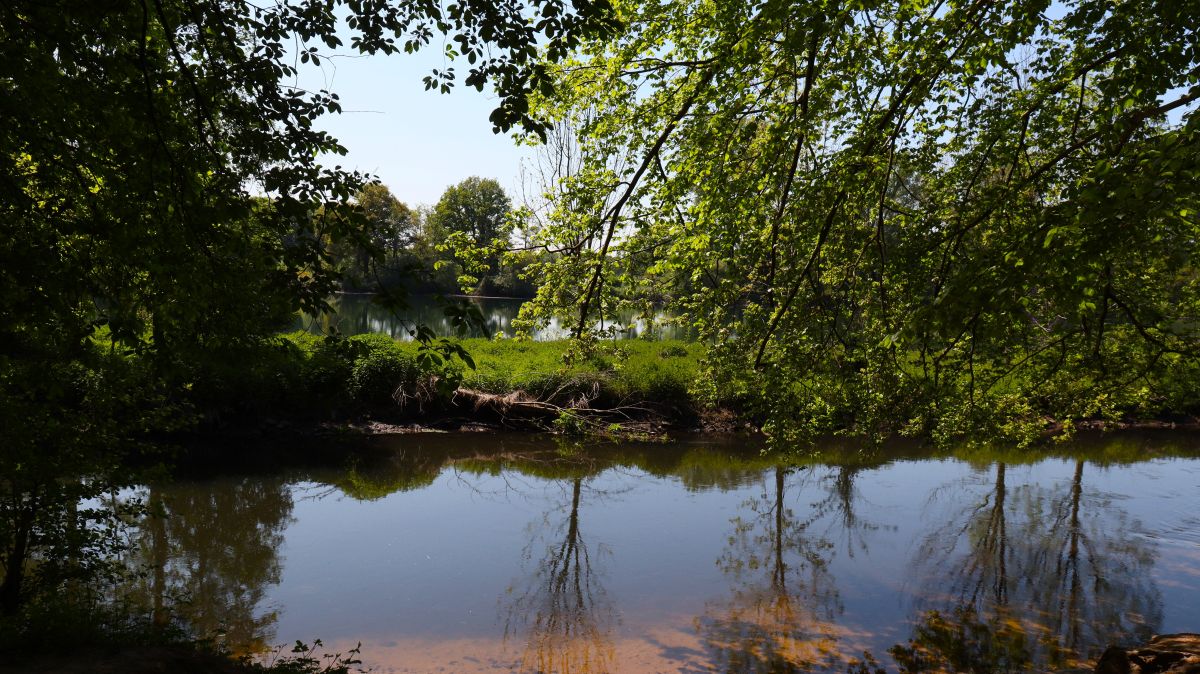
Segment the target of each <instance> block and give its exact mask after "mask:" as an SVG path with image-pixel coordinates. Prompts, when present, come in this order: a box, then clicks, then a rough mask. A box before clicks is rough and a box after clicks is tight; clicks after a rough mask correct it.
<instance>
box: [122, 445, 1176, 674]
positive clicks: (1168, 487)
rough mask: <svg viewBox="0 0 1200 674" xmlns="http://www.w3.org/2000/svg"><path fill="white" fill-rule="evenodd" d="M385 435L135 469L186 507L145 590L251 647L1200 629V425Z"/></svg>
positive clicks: (484, 654)
mask: <svg viewBox="0 0 1200 674" xmlns="http://www.w3.org/2000/svg"><path fill="white" fill-rule="evenodd" d="M379 442H380V444H381V445H382V446H383V447H382V449H383V450H384V451H385V454H384V456H383V458H382V459H378V460H370V461H367V460H362V461H359V462H358V463H357V465H354V466H352V467H347V468H345V469H342V470H324V471H322V470H317V471H310V472H293V473H285V474H277V475H254V476H232V477H223V478H220V479H213V480H207V481H193V482H179V483H175V484H171V485H165V486H156V487H153V488H145V489H144V492H145V496H146V497H147V498H148V499H149V500H150V501H151V503H152V505H153V504H159V505H161V506H163V508H164V509H165V510H166V511H167V512H168V513H169V518H168V519H167V520H166V521H165V522H159V523H157V524H151V525H150V526H147V527H145V528H144V530H143V531H141V532H140V533H139V537H140V541H141V544H142V549H141V553H140V556H139V558H138V559H139V560H140V563H143V564H145V565H146V567H147V569H148V573H147V574H146V576H145V579H144V581H142V582H141V584H140V585H139V587H137V588H133V589H134V591H135V593H137V594H138V595H139V596H140V597H141V599H142V600H143V601H145V602H146V603H147V605H159V606H165V605H169V604H170V603H171V602H172V601H175V602H182V603H179V604H177V605H178V606H179V608H178V612H179V613H180V614H181V615H183V616H185V617H186V618H187V620H189V621H190V624H191V625H192V627H193V629H195V630H196V631H197V632H200V633H202V634H216V633H218V632H219V631H220V632H223V634H224V636H223V637H222V638H223V639H225V641H226V642H227V643H228V644H229V645H230V646H231V647H233V648H234V649H236V650H240V651H261V650H262V649H264V648H266V647H267V646H269V645H271V644H279V643H291V642H293V641H294V640H296V639H303V640H311V639H313V638H315V637H320V638H321V639H322V640H323V641H324V642H325V644H326V646H327V647H328V648H327V650H328V649H329V648H332V649H347V648H350V647H353V646H354V645H355V644H356V643H357V642H360V641H361V642H362V654H363V655H362V657H363V660H364V662H365V664H366V665H369V666H371V667H373V668H374V671H380V672H428V671H448V672H475V671H494V670H500V671H508V670H519V671H528V672H535V671H544V672H606V671H611V672H618V671H619V672H674V671H684V672H710V671H718V672H780V671H838V672H845V671H848V670H851V669H852V668H854V667H857V664H856V663H858V662H860V661H862V660H864V659H868V661H870V662H874V663H877V664H874V665H872V669H871V670H870V671H875V670H874V668H875V667H878V668H882V669H884V670H885V671H899V670H900V669H901V668H902V667H904V668H907V669H906V671H1050V670H1057V669H1062V668H1068V667H1072V666H1079V664H1080V663H1081V662H1083V661H1086V660H1087V659H1089V658H1094V657H1095V656H1097V655H1098V654H1099V652H1100V651H1101V650H1102V649H1103V648H1104V647H1105V645H1107V644H1109V643H1112V642H1121V641H1131V640H1137V639H1143V638H1148V637H1149V636H1150V635H1151V634H1152V633H1162V632H1175V631H1200V516H1198V514H1200V441H1198V440H1197V439H1194V438H1192V439H1189V438H1187V437H1182V438H1181V437H1174V438H1172V437H1169V436H1164V435H1157V436H1133V435H1125V436H1118V437H1109V438H1106V439H1101V440H1098V441H1091V442H1080V443H1076V444H1075V445H1070V446H1056V447H1054V448H1052V450H1053V451H1054V452H1055V453H1056V455H1057V456H1056V458H1044V459H1040V460H1030V459H1029V457H1028V456H1026V455H1021V454H1019V453H1016V452H1009V453H1004V454H990V455H989V454H987V453H984V452H975V453H974V454H972V455H971V456H970V458H971V460H970V461H967V460H964V459H963V458H955V457H953V456H949V455H944V456H939V457H935V456H929V455H923V454H921V452H919V451H917V450H915V449H912V448H892V449H890V450H881V451H878V452H875V453H871V454H862V453H856V452H844V453H838V452H836V451H833V450H829V451H826V452H825V453H824V454H823V455H822V457H823V458H822V459H820V460H817V459H809V460H802V461H800V462H796V463H778V462H776V461H773V460H771V459H768V458H764V457H763V456H761V455H760V454H759V453H758V450H757V448H756V447H753V446H750V444H751V443H750V442H749V441H724V442H714V441H701V440H692V441H683V442H680V443H677V444H674V445H669V446H654V445H629V446H613V445H608V446H603V447H598V448H591V449H580V448H577V447H571V446H567V445H561V446H560V445H556V444H555V443H553V442H551V441H545V440H538V439H531V438H527V437H511V436H496V435H487V434H479V435H467V436H462V435H459V436H448V435H421V436H412V435H410V436H397V437H392V438H384V439H380V441H379ZM864 654H866V655H864ZM854 671H863V670H859V669H854Z"/></svg>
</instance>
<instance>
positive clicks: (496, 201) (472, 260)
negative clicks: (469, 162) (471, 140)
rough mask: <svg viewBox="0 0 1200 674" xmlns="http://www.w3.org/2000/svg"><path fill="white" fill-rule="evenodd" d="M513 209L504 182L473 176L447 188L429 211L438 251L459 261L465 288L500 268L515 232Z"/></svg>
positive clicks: (468, 289) (461, 283) (431, 228)
mask: <svg viewBox="0 0 1200 674" xmlns="http://www.w3.org/2000/svg"><path fill="white" fill-rule="evenodd" d="M511 209H512V202H511V201H510V200H509V198H508V195H507V194H505V193H504V188H502V187H500V183H498V182H496V181H495V180H493V179H491V178H479V177H476V176H472V177H470V178H467V179H466V180H464V181H462V182H461V183H459V184H457V185H451V186H450V187H448V188H446V191H445V192H444V193H443V194H442V198H441V199H439V200H438V203H437V205H436V206H434V207H433V211H432V212H431V213H430V214H429V219H428V221H429V231H430V232H431V233H432V234H433V235H434V236H435V237H436V240H437V241H438V245H437V248H438V250H440V251H447V252H449V253H450V255H451V258H452V260H455V261H457V262H459V267H460V268H461V273H460V274H459V279H458V284H459V285H460V286H462V287H463V289H464V290H465V291H470V290H472V289H474V288H475V287H476V285H478V283H479V277H480V276H482V275H483V274H486V273H488V272H491V271H495V270H496V267H497V263H498V260H499V251H501V250H504V249H506V248H507V247H508V236H509V233H510V232H511V231H512V224H511V222H510V220H509V213H510V211H511ZM448 262H449V261H443V262H440V263H439V265H444V264H447V263H448Z"/></svg>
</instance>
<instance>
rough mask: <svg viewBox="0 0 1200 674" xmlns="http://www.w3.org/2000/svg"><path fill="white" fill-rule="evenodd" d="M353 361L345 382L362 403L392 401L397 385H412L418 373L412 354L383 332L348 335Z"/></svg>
mask: <svg viewBox="0 0 1200 674" xmlns="http://www.w3.org/2000/svg"><path fill="white" fill-rule="evenodd" d="M349 341H350V342H351V349H352V352H353V354H354V362H353V364H352V366H351V368H350V375H349V377H348V379H347V382H346V391H347V393H348V394H349V395H350V397H351V398H352V399H353V400H355V401H357V402H359V403H362V404H365V405H372V406H386V405H389V404H394V397H395V392H396V391H397V390H398V389H406V388H407V389H412V388H413V387H414V386H415V385H416V381H417V377H418V376H419V375H420V372H419V369H418V368H417V362H416V358H414V357H413V355H412V354H411V353H409V351H408V350H407V349H405V348H404V347H403V346H402V345H401V344H399V343H398V342H396V341H395V340H394V339H392V338H391V337H388V336H387V335H356V336H354V337H351V338H350V340H349Z"/></svg>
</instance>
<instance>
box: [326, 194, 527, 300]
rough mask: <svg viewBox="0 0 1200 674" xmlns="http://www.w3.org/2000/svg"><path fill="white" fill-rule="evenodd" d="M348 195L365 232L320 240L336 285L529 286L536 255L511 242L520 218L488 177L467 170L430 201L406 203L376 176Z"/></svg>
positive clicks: (511, 292) (420, 288) (507, 293)
mask: <svg viewBox="0 0 1200 674" xmlns="http://www.w3.org/2000/svg"><path fill="white" fill-rule="evenodd" d="M355 201H356V202H357V204H358V206H359V208H360V209H361V216H362V217H363V218H365V220H366V225H367V226H366V228H365V231H366V238H365V239H341V240H338V241H332V240H331V241H328V242H327V244H326V245H327V252H328V254H329V255H330V256H331V257H332V258H333V261H334V264H335V265H336V267H337V268H338V269H339V270H340V271H341V272H342V289H343V290H346V291H353V292H374V291H380V290H386V291H391V290H399V291H404V292H407V293H447V294H450V293H459V292H465V293H469V294H476V295H495V296H503V297H532V296H533V294H534V293H535V292H536V291H537V287H536V286H535V285H534V284H533V282H531V281H530V280H529V279H528V278H527V271H528V268H529V265H530V263H532V262H533V261H535V260H536V258H537V256H536V255H535V254H534V253H528V252H521V251H519V250H514V249H515V248H516V246H518V245H519V244H518V242H517V240H516V239H517V238H518V237H519V236H520V235H521V234H522V233H523V229H524V226H525V225H524V223H523V222H522V219H521V218H520V214H519V212H518V211H514V209H513V207H512V202H511V200H510V199H509V197H508V195H507V194H505V192H504V188H502V187H501V186H500V184H499V183H498V182H497V181H496V180H494V179H491V178H478V177H471V178H467V179H466V180H464V181H462V182H461V183H458V184H457V185H453V186H451V187H449V188H447V189H446V191H445V193H443V194H442V197H441V199H440V200H439V201H438V203H437V204H436V205H434V206H432V207H417V208H412V207H409V206H408V205H406V204H405V203H403V202H402V201H400V200H399V199H397V198H396V197H395V196H394V195H393V194H392V192H391V190H389V189H388V188H387V187H386V186H385V185H382V184H379V183H372V184H368V185H365V186H364V187H363V188H362V189H361V190H359V192H358V193H357V195H356V196H355Z"/></svg>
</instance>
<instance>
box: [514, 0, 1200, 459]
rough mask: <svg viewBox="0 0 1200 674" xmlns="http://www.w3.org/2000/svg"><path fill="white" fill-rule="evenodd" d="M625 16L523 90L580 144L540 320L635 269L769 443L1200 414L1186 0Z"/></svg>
mask: <svg viewBox="0 0 1200 674" xmlns="http://www.w3.org/2000/svg"><path fill="white" fill-rule="evenodd" d="M617 11H618V13H619V14H620V15H621V16H622V17H623V18H626V19H627V22H626V24H625V28H624V29H623V30H622V31H621V32H620V33H619V35H618V36H617V37H616V38H615V39H606V40H603V41H599V40H597V41H587V42H585V44H584V45H583V46H582V47H581V52H582V53H581V55H580V56H579V57H578V58H577V59H575V60H574V61H572V62H569V63H567V64H565V65H563V66H561V67H555V68H553V72H554V74H555V77H556V80H557V91H558V92H560V94H562V95H560V96H557V97H555V98H554V99H545V100H540V101H539V102H538V103H537V106H536V109H537V110H539V111H544V113H545V114H547V115H548V116H550V117H551V118H553V119H554V120H556V122H557V124H556V126H555V127H554V128H555V129H566V130H567V132H569V133H571V134H574V137H575V139H576V142H577V143H578V144H579V145H580V146H581V148H582V149H581V151H580V152H578V153H577V154H578V156H579V157H582V158H583V159H582V161H581V162H579V163H578V164H576V166H575V168H574V171H573V174H572V175H570V176H568V177H567V178H566V179H565V183H564V185H565V188H564V189H560V190H559V191H558V192H557V193H554V194H551V195H550V196H551V198H552V199H553V200H554V204H555V205H556V208H552V209H550V212H551V213H552V214H553V217H552V218H551V220H552V222H550V223H548V226H547V227H546V228H545V229H543V230H542V232H543V233H542V238H541V240H540V241H539V242H538V243H540V244H541V245H544V246H545V247H546V248H548V249H549V250H552V251H558V252H561V253H563V255H562V256H561V257H560V259H559V260H558V262H557V263H556V265H555V266H554V267H553V268H552V269H551V272H550V273H547V274H545V275H544V281H545V285H544V287H543V288H542V290H541V293H540V297H541V306H540V308H539V309H538V311H539V312H540V313H539V315H540V316H541V317H542V318H548V317H550V316H552V315H554V314H561V313H563V312H569V313H571V314H572V315H573V316H574V322H575V325H576V332H577V333H583V332H586V331H587V330H588V329H589V327H590V326H591V325H592V324H593V323H594V321H593V320H592V319H593V318H594V314H595V313H597V312H614V311H616V310H619V309H620V305H621V303H622V302H627V301H636V300H637V299H638V298H639V297H638V296H639V295H643V294H644V293H645V292H646V290H645V288H644V281H645V280H646V278H648V274H653V275H657V276H658V278H659V279H660V280H659V283H660V284H661V286H662V287H663V288H664V292H665V294H666V295H667V296H669V297H674V298H675V300H676V301H677V302H678V304H679V306H678V309H679V310H680V311H682V312H684V313H686V314H687V315H689V316H690V318H691V319H692V320H693V321H694V322H695V324H696V326H697V327H698V328H699V329H700V330H701V332H702V334H703V336H704V337H706V338H708V339H712V340H713V341H714V342H715V348H714V349H713V350H712V353H711V367H712V370H713V372H712V373H711V375H712V376H708V377H706V378H705V380H706V381H709V382H715V381H720V382H723V384H724V385H726V386H730V387H738V388H740V389H744V390H746V391H750V392H752V393H753V396H752V402H753V405H754V412H755V413H756V414H757V415H758V416H759V417H760V418H761V419H762V420H764V422H765V425H766V428H767V429H768V430H769V431H771V432H773V433H774V434H775V435H776V436H784V435H791V434H804V435H811V434H812V433H816V432H821V431H827V430H831V429H835V428H838V429H850V430H852V431H855V432H857V433H861V434H889V433H923V434H932V435H934V436H937V437H948V436H953V435H956V434H961V433H964V432H967V431H969V430H972V429H975V430H983V431H987V432H989V433H995V434H1006V435H1017V436H1019V437H1023V438H1028V437H1030V434H1032V432H1034V431H1036V430H1040V428H1041V427H1042V424H1043V420H1044V416H1046V415H1048V416H1052V417H1056V418H1058V419H1065V420H1070V419H1077V418H1081V417H1090V416H1096V415H1116V414H1121V413H1129V412H1132V413H1135V414H1137V413H1142V414H1144V413H1147V412H1148V411H1149V412H1153V411H1156V410H1163V409H1176V410H1178V409H1182V408H1183V407H1182V406H1185V405H1187V404H1194V401H1195V400H1196V399H1197V398H1196V393H1197V392H1196V388H1195V386H1194V382H1195V381H1196V379H1195V377H1194V376H1193V375H1192V374H1190V373H1194V372H1196V371H1197V368H1198V363H1197V356H1198V355H1200V330H1198V326H1200V323H1197V321H1196V320H1195V318H1194V317H1195V315H1196V313H1197V310H1198V308H1200V293H1198V292H1197V291H1198V290H1200V287H1198V285H1197V281H1198V280H1200V276H1198V275H1197V273H1196V269H1197V263H1198V262H1200V260H1198V259H1197V252H1198V250H1200V249H1198V248H1197V246H1196V245H1195V242H1196V238H1197V235H1198V234H1200V152H1197V150H1198V149H1200V115H1197V114H1195V113H1196V110H1197V102H1198V101H1200V86H1198V85H1197V73H1198V72H1200V70H1198V69H1200V50H1197V49H1196V48H1195V46H1196V41H1197V35H1200V33H1198V31H1197V28H1200V8H1198V7H1197V6H1196V5H1195V4H1194V3H1193V4H1187V5H1181V4H1180V3H1175V2H1165V1H1159V0H1131V1H1129V2H1121V3H1110V2H1106V1H1102V0H1072V1H1069V2H1065V3H1055V5H1054V9H1053V10H1051V9H1050V3H1049V2H1047V1H1034V2H1029V1H1015V0H1010V1H1007V2H998V3H991V2H964V3H952V4H946V3H929V4H921V3H908V2H899V1H896V0H871V1H869V2H866V3H857V4H852V5H845V4H836V3H833V4H830V3H823V2H804V3H793V2H774V1H771V2H765V3H749V2H733V3H713V2H707V1H704V0H696V1H689V0H681V1H679V2H673V3H666V4H663V3H651V2H640V1H639V0H630V1H628V2H622V3H619V4H618V7H617ZM647 251H652V252H651V253H647ZM647 255H652V256H653V258H654V259H653V264H652V265H650V266H649V267H646V266H645V265H644V264H643V261H644V260H645V258H646V256H647ZM646 270H648V271H646ZM680 289H682V291H681V290H680ZM1179 372H1187V373H1189V374H1188V375H1184V376H1183V377H1182V379H1187V380H1190V381H1191V382H1193V384H1191V385H1183V386H1179V385H1177V384H1176V383H1175V382H1176V381H1178V380H1176V379H1173V377H1176V376H1177V374H1178V373H1179ZM1014 421H1017V422H1021V423H1020V424H1014V423H1013V422H1014Z"/></svg>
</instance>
